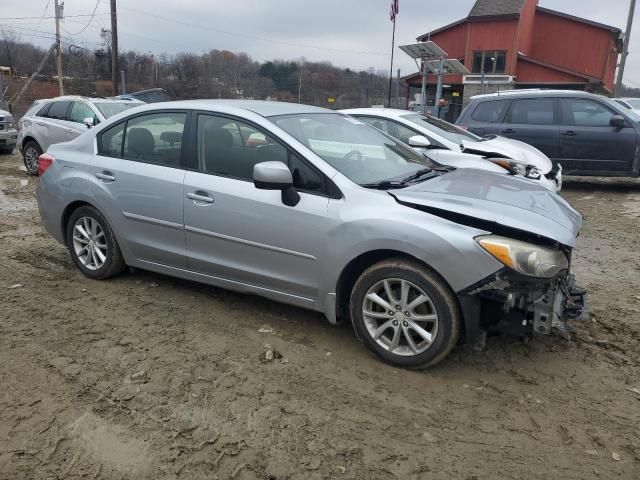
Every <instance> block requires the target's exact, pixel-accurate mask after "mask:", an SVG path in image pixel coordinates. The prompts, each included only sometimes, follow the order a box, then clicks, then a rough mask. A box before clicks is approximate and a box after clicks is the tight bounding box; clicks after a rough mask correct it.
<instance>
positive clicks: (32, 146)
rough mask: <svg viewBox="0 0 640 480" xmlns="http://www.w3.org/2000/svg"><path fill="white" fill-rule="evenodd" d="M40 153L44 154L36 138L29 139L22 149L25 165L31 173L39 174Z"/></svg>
mask: <svg viewBox="0 0 640 480" xmlns="http://www.w3.org/2000/svg"><path fill="white" fill-rule="evenodd" d="M40 155H42V149H41V148H40V145H38V142H36V141H35V140H29V141H28V142H27V143H26V144H25V146H24V148H23V149H22V158H23V159H24V166H25V167H26V169H27V173H28V174H29V175H37V174H38V157H39V156H40Z"/></svg>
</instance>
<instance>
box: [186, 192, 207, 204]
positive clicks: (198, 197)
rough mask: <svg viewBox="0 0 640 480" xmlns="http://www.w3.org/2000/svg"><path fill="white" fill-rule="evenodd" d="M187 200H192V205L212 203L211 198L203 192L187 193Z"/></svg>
mask: <svg viewBox="0 0 640 480" xmlns="http://www.w3.org/2000/svg"><path fill="white" fill-rule="evenodd" d="M187 198H189V199H191V200H193V203H195V204H198V203H213V198H212V197H210V196H209V195H208V194H206V193H204V192H191V193H187Z"/></svg>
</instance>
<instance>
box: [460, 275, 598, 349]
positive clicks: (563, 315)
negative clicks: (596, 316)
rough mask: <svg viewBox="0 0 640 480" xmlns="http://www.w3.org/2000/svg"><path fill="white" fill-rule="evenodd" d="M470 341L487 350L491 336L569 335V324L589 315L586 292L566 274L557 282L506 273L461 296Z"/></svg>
mask: <svg viewBox="0 0 640 480" xmlns="http://www.w3.org/2000/svg"><path fill="white" fill-rule="evenodd" d="M458 298H459V300H460V305H461V307H462V310H463V315H464V320H465V328H466V339H467V343H470V344H472V345H474V346H476V347H479V348H480V347H483V346H484V341H485V338H486V336H487V334H488V333H506V334H512V335H518V336H527V335H531V334H539V335H550V334H551V333H554V332H555V333H559V334H561V335H563V336H566V335H568V333H569V331H570V330H569V325H568V322H569V321H570V320H574V319H581V318H582V317H583V316H584V315H585V313H586V308H587V306H586V291H585V290H584V289H582V288H579V287H577V286H576V284H575V277H574V276H573V275H571V274H570V273H568V272H567V273H563V274H561V275H558V276H557V277H555V278H553V279H538V278H531V277H526V276H524V275H520V274H517V273H515V272H512V271H509V270H506V269H505V270H502V271H500V272H498V273H497V274H495V275H492V276H491V277H490V278H488V279H486V280H484V281H482V282H479V283H478V284H476V285H473V286H472V287H470V288H468V289H466V290H465V291H463V292H461V293H460V294H459V296H458Z"/></svg>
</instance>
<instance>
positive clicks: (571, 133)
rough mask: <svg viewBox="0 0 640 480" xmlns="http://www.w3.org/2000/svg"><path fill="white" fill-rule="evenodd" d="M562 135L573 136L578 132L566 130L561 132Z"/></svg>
mask: <svg viewBox="0 0 640 480" xmlns="http://www.w3.org/2000/svg"><path fill="white" fill-rule="evenodd" d="M562 135H564V136H565V137H575V136H576V135H578V134H577V133H576V132H574V131H573V130H567V131H566V132H562Z"/></svg>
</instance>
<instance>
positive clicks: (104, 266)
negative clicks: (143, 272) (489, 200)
mask: <svg viewBox="0 0 640 480" xmlns="http://www.w3.org/2000/svg"><path fill="white" fill-rule="evenodd" d="M91 222H95V225H96V227H95V229H94V228H93V223H91ZM76 225H80V226H81V227H82V229H81V230H79V229H76ZM66 229H67V248H68V249H69V254H70V255H71V258H72V260H73V263H75V264H76V266H77V267H78V268H79V269H80V271H81V272H82V273H84V274H85V275H86V276H87V277H89V278H93V279H95V280H104V279H107V278H110V277H114V276H116V275H118V274H120V273H122V272H123V271H124V269H125V268H126V265H125V262H124V258H123V257H122V252H121V251H120V247H119V246H118V241H117V240H116V237H115V235H114V233H113V230H112V229H111V226H110V225H109V223H108V222H107V220H106V219H105V218H104V216H103V215H102V214H101V213H100V212H99V211H98V210H96V209H95V208H93V207H90V206H83V207H80V208H78V209H76V210H75V211H74V212H73V213H72V214H71V217H70V218H69V221H68V222H67V226H66ZM82 231H84V232H85V233H86V234H88V235H84V234H82V233H81V232H82ZM100 232H102V233H100ZM74 233H75V235H74ZM83 247H86V248H83ZM92 250H93V252H95V256H94V254H92V253H91V252H92ZM98 251H99V252H101V254H102V255H100V254H99V253H98ZM82 252H85V254H83V253H82ZM103 257H104V259H103Z"/></svg>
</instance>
